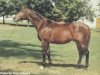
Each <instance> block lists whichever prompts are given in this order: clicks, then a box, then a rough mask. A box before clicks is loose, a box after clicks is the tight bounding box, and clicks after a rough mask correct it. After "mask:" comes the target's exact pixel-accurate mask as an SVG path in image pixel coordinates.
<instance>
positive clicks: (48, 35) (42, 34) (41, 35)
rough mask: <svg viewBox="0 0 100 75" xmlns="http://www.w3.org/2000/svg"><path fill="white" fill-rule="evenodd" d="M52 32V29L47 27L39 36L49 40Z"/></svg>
mask: <svg viewBox="0 0 100 75" xmlns="http://www.w3.org/2000/svg"><path fill="white" fill-rule="evenodd" d="M50 34H51V29H49V28H45V29H43V30H41V31H40V32H39V38H40V39H41V40H49V38H50Z"/></svg>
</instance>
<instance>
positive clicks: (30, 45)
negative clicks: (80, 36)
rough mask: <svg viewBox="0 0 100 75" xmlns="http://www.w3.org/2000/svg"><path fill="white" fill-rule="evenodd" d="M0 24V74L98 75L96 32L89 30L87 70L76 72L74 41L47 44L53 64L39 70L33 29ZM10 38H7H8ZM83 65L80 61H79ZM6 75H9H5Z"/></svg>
mask: <svg viewBox="0 0 100 75" xmlns="http://www.w3.org/2000/svg"><path fill="white" fill-rule="evenodd" d="M14 28H15V27H14V26H11V25H2V24H0V73H2V72H3V73H6V72H7V73H16V74H17V73H19V74H18V75H21V74H22V73H23V75H25V74H26V75H27V74H31V75H100V29H97V30H91V41H90V46H89V50H90V61H89V63H90V64H89V68H88V69H87V70H85V69H83V68H82V69H76V68H75V67H76V66H75V65H76V63H77V60H78V51H77V48H76V45H75V43H74V42H70V43H68V44H64V45H55V44H51V45H50V47H51V57H52V62H53V65H52V66H51V67H46V68H44V69H41V68H40V67H41V62H42V54H41V42H40V41H39V40H38V38H37V32H36V30H35V28H34V27H22V26H17V27H16V28H15V31H14V33H13V34H12V35H11V33H12V31H13V29H14ZM10 35H11V37H10V38H9V36H10ZM82 64H84V58H83V61H82ZM8 75H9V74H8Z"/></svg>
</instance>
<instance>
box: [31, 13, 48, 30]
mask: <svg viewBox="0 0 100 75" xmlns="http://www.w3.org/2000/svg"><path fill="white" fill-rule="evenodd" d="M29 20H30V21H31V23H32V24H33V25H34V26H35V28H36V30H37V31H39V29H40V27H42V26H41V25H43V22H46V21H47V18H45V17H43V18H42V19H41V18H39V17H38V16H37V17H35V18H34V16H32V15H30V16H29Z"/></svg>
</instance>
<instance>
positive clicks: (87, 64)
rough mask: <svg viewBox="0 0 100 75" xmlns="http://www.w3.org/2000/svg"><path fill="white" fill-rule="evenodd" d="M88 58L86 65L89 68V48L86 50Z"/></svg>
mask: <svg viewBox="0 0 100 75" xmlns="http://www.w3.org/2000/svg"><path fill="white" fill-rule="evenodd" d="M85 56H86V60H85V67H86V68H87V67H88V66H89V51H88V49H87V50H86V52H85Z"/></svg>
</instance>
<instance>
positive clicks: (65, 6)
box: [28, 0, 94, 22]
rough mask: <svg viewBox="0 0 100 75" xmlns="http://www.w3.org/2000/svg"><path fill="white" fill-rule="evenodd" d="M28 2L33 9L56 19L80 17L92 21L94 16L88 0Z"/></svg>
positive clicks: (74, 19) (70, 19) (34, 0)
mask: <svg viewBox="0 0 100 75" xmlns="http://www.w3.org/2000/svg"><path fill="white" fill-rule="evenodd" d="M53 2H54V3H53ZM29 4H30V5H31V7H32V9H33V10H35V11H37V12H39V13H41V14H42V15H44V16H46V17H48V18H49V19H53V20H56V21H57V20H63V21H70V22H72V21H77V20H78V19H80V18H85V19H88V20H90V21H93V17H94V11H93V9H92V5H91V4H90V0H42V1H39V0H31V2H30V3H29ZM29 4H28V5H29Z"/></svg>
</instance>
